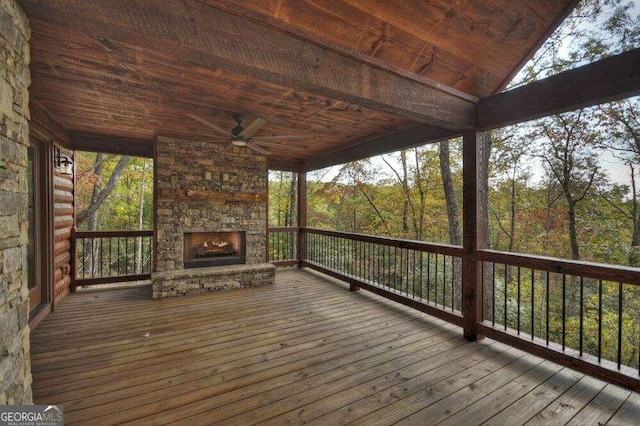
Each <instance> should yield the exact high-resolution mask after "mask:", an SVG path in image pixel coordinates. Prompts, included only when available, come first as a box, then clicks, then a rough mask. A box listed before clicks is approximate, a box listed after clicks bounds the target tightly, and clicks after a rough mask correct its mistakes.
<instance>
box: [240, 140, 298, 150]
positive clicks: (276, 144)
mask: <svg viewBox="0 0 640 426" xmlns="http://www.w3.org/2000/svg"><path fill="white" fill-rule="evenodd" d="M251 142H252V143H254V144H256V145H264V146H272V147H274V148H284V149H290V150H294V151H304V150H305V149H306V148H302V147H299V146H291V145H284V144H281V143H273V142H265V141H257V140H255V139H254V140H252V141H251Z"/></svg>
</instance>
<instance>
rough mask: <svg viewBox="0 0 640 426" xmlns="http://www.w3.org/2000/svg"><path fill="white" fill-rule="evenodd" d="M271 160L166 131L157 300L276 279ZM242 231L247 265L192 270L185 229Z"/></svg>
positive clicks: (160, 164) (160, 152) (159, 154)
mask: <svg viewBox="0 0 640 426" xmlns="http://www.w3.org/2000/svg"><path fill="white" fill-rule="evenodd" d="M267 173H268V170H267V162H266V158H265V157H263V156H260V155H257V154H255V153H254V152H253V151H251V150H249V149H246V148H239V147H235V146H225V145H217V144H213V143H210V142H209V143H208V142H194V141H183V140H178V139H172V138H164V137H159V138H158V141H157V146H156V172H155V176H156V191H157V196H156V205H155V209H156V211H155V215H156V262H155V272H154V273H153V274H152V277H151V279H152V281H153V297H154V298H156V299H159V298H164V297H170V296H181V295H188V294H200V293H206V292H211V291H218V290H225V289H230V288H240V287H256V286H260V285H265V284H270V283H273V277H274V275H275V267H274V266H273V265H271V264H269V263H267V258H266V245H267V179H268V175H267ZM213 232H225V233H227V232H229V233H230V232H240V233H242V234H243V235H244V239H245V253H244V259H243V260H244V264H239V265H221V266H206V267H203V268H197V267H196V268H193V269H185V255H184V250H185V242H184V238H185V234H187V235H188V234H193V233H213Z"/></svg>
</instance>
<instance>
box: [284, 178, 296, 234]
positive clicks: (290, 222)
mask: <svg viewBox="0 0 640 426" xmlns="http://www.w3.org/2000/svg"><path fill="white" fill-rule="evenodd" d="M297 176H298V175H297V174H296V173H291V181H290V185H289V211H288V212H287V218H286V219H287V220H286V221H285V226H294V225H295V224H296V223H297V221H296V220H295V217H296V209H297V203H296V189H297V188H298V179H297Z"/></svg>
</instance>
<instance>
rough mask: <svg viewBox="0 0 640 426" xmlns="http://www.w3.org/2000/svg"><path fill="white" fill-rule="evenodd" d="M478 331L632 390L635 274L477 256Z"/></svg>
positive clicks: (637, 325) (636, 360)
mask: <svg viewBox="0 0 640 426" xmlns="http://www.w3.org/2000/svg"><path fill="white" fill-rule="evenodd" d="M478 259H479V260H480V261H481V262H482V263H481V265H482V280H483V293H484V297H483V319H484V321H483V322H482V323H481V324H479V332H480V333H482V334H484V335H486V336H488V337H491V338H493V339H496V340H500V341H503V342H505V343H508V344H511V345H512V346H516V347H519V348H521V349H524V350H527V351H528V352H532V353H537V354H539V355H543V356H545V357H547V358H549V359H551V360H554V361H557V362H561V363H563V364H565V365H570V366H572V367H574V368H578V369H579V370H581V371H583V372H586V373H590V374H595V375H597V376H599V377H602V378H605V379H607V380H610V381H613V382H615V383H619V384H623V385H625V386H628V387H631V388H635V389H638V387H639V385H640V381H639V380H640V369H639V366H640V285H639V284H640V270H638V269H634V268H628V267H624V266H614V265H603V264H596V263H589V262H581V261H572V260H566V259H554V258H548V257H541V256H531V255H522V254H514V253H507V252H498V251H494V250H480V251H478Z"/></svg>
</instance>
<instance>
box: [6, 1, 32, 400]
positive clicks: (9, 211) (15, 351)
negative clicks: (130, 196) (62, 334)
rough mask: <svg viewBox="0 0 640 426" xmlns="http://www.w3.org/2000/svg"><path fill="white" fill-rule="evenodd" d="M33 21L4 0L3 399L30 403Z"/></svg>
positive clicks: (18, 8)
mask: <svg viewBox="0 0 640 426" xmlns="http://www.w3.org/2000/svg"><path fill="white" fill-rule="evenodd" d="M30 35H31V33H30V29H29V23H28V20H27V16H26V15H25V14H24V12H23V11H22V9H20V7H19V6H18V4H17V3H16V2H15V1H14V0H0V404H31V403H32V402H33V396H32V393H31V361H30V354H29V353H30V351H29V325H28V320H29V289H28V286H27V270H26V269H27V266H26V265H27V238H28V237H27V235H28V234H27V226H28V221H27V145H28V143H29V124H28V121H27V120H28V118H29V109H28V108H29V93H28V91H27V88H28V87H29V84H30V83H31V79H30V75H29V37H30Z"/></svg>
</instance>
